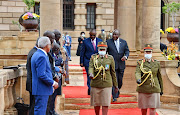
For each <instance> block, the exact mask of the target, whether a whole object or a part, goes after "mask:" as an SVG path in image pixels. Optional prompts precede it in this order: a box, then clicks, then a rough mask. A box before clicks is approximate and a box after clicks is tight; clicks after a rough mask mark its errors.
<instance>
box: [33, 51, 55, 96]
mask: <svg viewBox="0 0 180 115" xmlns="http://www.w3.org/2000/svg"><path fill="white" fill-rule="evenodd" d="M31 69H32V95H52V93H53V86H52V85H53V83H54V81H53V77H52V73H51V67H50V63H49V58H48V56H47V55H46V54H45V53H44V52H43V51H41V50H39V49H38V50H37V51H36V52H35V53H34V55H33V56H32V59H31Z"/></svg>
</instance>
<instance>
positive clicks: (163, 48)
mask: <svg viewBox="0 0 180 115" xmlns="http://www.w3.org/2000/svg"><path fill="white" fill-rule="evenodd" d="M160 50H161V52H163V50H167V46H166V44H163V43H161V42H160Z"/></svg>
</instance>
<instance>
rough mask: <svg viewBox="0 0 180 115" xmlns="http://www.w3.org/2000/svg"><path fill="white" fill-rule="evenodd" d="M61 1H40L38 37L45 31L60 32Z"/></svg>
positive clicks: (61, 24)
mask: <svg viewBox="0 0 180 115" xmlns="http://www.w3.org/2000/svg"><path fill="white" fill-rule="evenodd" d="M60 3H61V0H41V2H40V12H41V14H40V35H41V36H42V35H43V33H44V32H45V31H46V30H50V31H52V30H54V29H58V30H61V26H63V23H62V22H60V21H61V13H62V12H61V7H60V6H61V4H60Z"/></svg>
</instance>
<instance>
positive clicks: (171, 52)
mask: <svg viewBox="0 0 180 115" xmlns="http://www.w3.org/2000/svg"><path fill="white" fill-rule="evenodd" d="M177 50H178V48H177V46H176V45H175V43H173V42H171V44H170V47H169V48H168V49H167V50H163V52H162V55H163V56H164V57H166V58H167V59H168V60H177V59H179V56H178V55H177V54H176V52H177Z"/></svg>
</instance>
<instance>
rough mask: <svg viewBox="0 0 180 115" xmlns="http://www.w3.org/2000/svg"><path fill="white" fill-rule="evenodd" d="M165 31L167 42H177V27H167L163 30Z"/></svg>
mask: <svg viewBox="0 0 180 115" xmlns="http://www.w3.org/2000/svg"><path fill="white" fill-rule="evenodd" d="M165 31H166V32H167V40H168V41H169V42H179V29H178V28H175V29H174V28H173V27H169V28H167V29H166V30H165Z"/></svg>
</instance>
